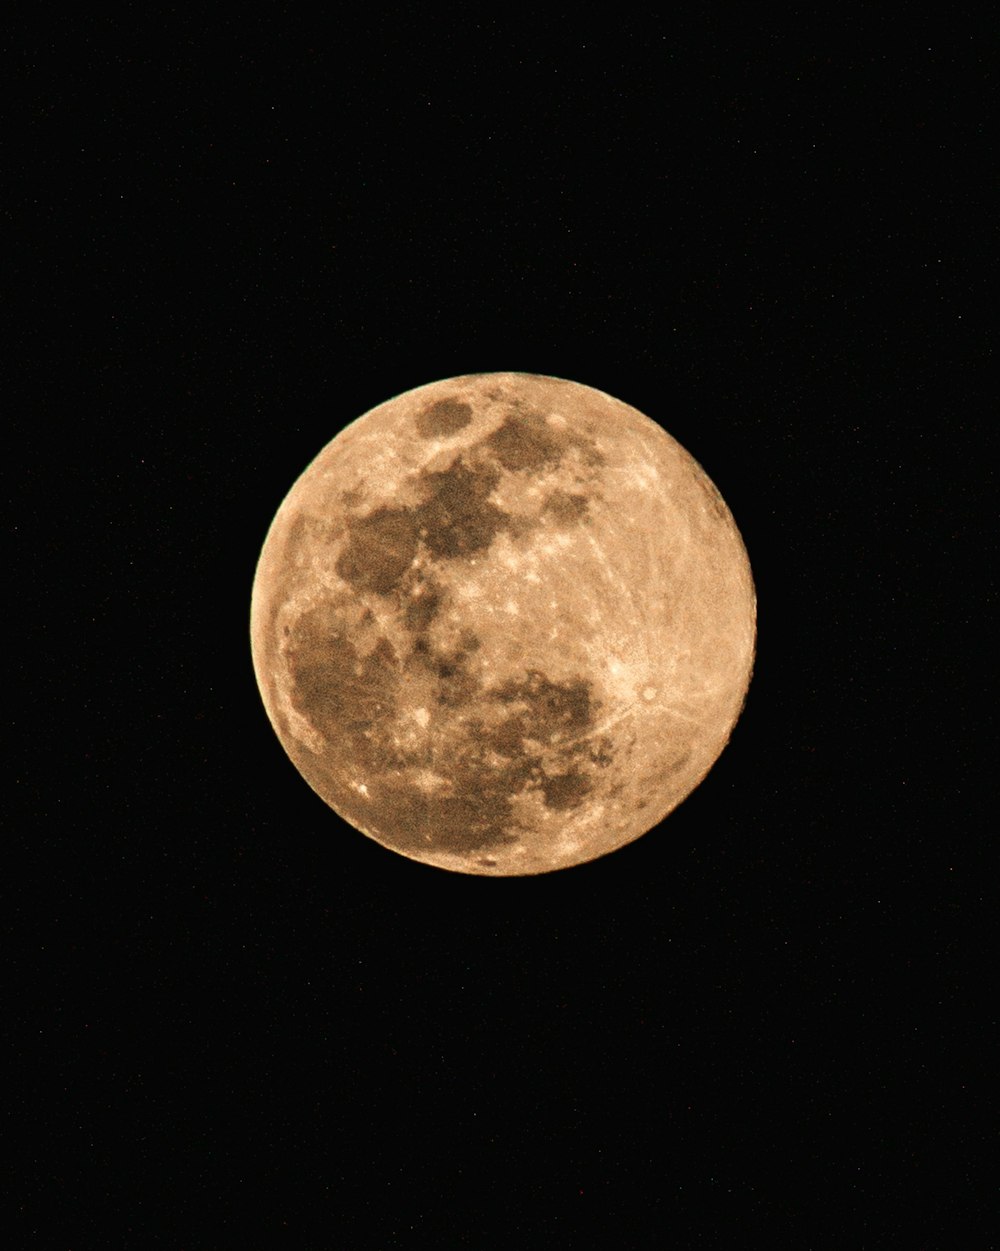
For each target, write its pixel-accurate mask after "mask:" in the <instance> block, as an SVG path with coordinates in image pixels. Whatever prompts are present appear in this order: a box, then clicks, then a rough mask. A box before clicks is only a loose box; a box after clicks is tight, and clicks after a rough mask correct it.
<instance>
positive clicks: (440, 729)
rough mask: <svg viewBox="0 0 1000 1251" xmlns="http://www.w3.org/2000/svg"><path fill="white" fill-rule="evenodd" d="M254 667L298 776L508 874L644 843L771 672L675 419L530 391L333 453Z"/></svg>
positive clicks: (280, 577)
mask: <svg viewBox="0 0 1000 1251" xmlns="http://www.w3.org/2000/svg"><path fill="white" fill-rule="evenodd" d="M250 635H251V646H252V655H253V664H254V670H255V673H256V676H257V683H258V686H259V687H260V691H261V695H262V697H263V701H264V706H265V708H266V710H267V714H268V716H269V718H270V720H271V723H272V725H273V727H274V729H275V731H276V733H277V735H278V738H279V740H280V741H281V743H282V745H283V747H284V749H285V751H286V752H287V753H288V755H289V757H290V758H291V760H292V762H293V763H294V764H295V766H296V768H297V769H298V771H299V772H300V773H301V774H302V776H303V777H304V778H305V780H306V782H308V784H309V785H310V786H311V787H312V788H313V790H314V791H315V792H316V793H317V794H318V795H319V796H320V797H321V798H322V799H323V800H324V801H325V802H326V803H327V804H328V805H329V806H330V807H331V808H332V809H333V810H334V811H335V812H337V813H338V814H339V815H340V816H341V817H342V818H343V819H344V820H345V821H346V822H348V823H349V824H350V825H351V826H353V827H355V828H356V829H357V830H359V831H360V832H361V833H363V834H366V835H368V836H369V837H370V838H372V839H374V840H376V841H377V842H378V843H381V844H382V845H383V846H384V847H387V848H390V849H391V850H392V851H395V852H399V853H400V854H401V855H404V856H407V857H410V858H411V859H413V860H418V861H423V862H424V863H426V864H430V865H436V866H438V867H440V868H442V869H449V870H452V871H455V872H459V873H471V874H478V875H485V876H494V877H506V876H518V875H525V874H536V873H545V872H549V871H551V870H554V869H563V868H567V867H569V866H571V865H576V864H580V863H583V862H585V861H589V860H594V859H596V858H597V857H599V856H603V855H605V854H606V853H608V852H611V851H614V850H615V849H616V848H619V847H622V846H623V845H624V844H626V843H630V842H632V841H634V840H635V839H637V838H639V837H640V836H642V835H643V834H645V833H647V832H648V831H649V830H651V829H652V828H653V827H654V826H655V825H657V824H658V823H659V822H660V821H661V820H662V819H663V818H664V817H665V816H666V815H667V814H668V813H670V812H671V811H672V810H673V809H674V808H676V807H677V805H678V804H679V803H681V801H682V800H684V799H685V798H686V797H687V796H688V795H689V794H690V793H691V792H692V791H693V790H694V789H695V787H697V786H698V785H699V783H700V782H701V781H702V780H703V779H704V778H705V776H706V775H707V773H708V772H709V770H710V769H711V767H712V765H713V764H714V763H715V761H716V760H717V758H718V756H719V754H720V753H721V752H722V750H723V748H724V747H725V746H726V744H727V742H728V741H729V737H730V735H731V733H732V730H733V726H734V725H735V723H736V720H737V718H738V717H739V714H740V711H741V710H742V707H743V703H744V700H745V698H746V692H747V687H748V684H749V681H750V674H751V670H752V666H753V658H754V646H755V638H756V599H755V594H754V585H753V579H752V576H751V572H750V564H749V561H748V559H747V554H746V550H745V548H744V545H743V542H742V539H741V537H740V534H739V531H738V529H737V527H736V523H735V522H734V520H733V517H732V514H731V513H730V511H729V509H728V508H727V506H726V504H725V503H724V501H723V499H722V497H721V495H720V494H719V492H718V491H717V490H716V488H715V487H714V485H713V484H712V482H711V481H710V480H709V478H708V476H707V475H706V473H705V472H704V470H703V469H702V468H701V466H700V465H699V464H698V463H697V461H695V460H694V459H693V458H692V456H691V455H690V454H689V453H688V452H686V451H685V450H684V448H683V447H681V445H680V444H679V443H677V442H676V440H674V439H672V438H671V437H670V435H668V434H667V433H666V432H665V431H664V430H663V429H662V427H660V426H659V425H657V424H656V423H655V422H653V421H651V420H650V419H649V418H648V417H646V416H644V415H643V414H642V413H640V412H638V411H637V410H636V409H634V408H631V407H629V405H627V404H624V403H622V402H621V401H620V400H616V399H613V398H612V397H611V396H610V395H606V394H605V393H604V392H602V391H598V390H595V389H594V388H592V387H588V386H583V385H581V384H580V383H576V382H569V381H566V380H564V379H561V378H550V377H545V376H540V375H536V374H522V373H489V374H471V375H467V376H464V377H459V378H448V379H446V380H444V381H441V382H433V383H431V384H429V385H428V386H422V387H417V388H416V389H415V390H412V391H407V392H405V393H404V394H403V395H399V396H396V398H395V399H391V400H388V401H387V402H386V403H384V404H380V405H378V406H377V407H376V408H373V409H372V410H371V411H370V412H368V413H365V414H364V416H362V417H359V418H358V419H357V420H356V421H353V422H352V423H351V424H350V425H348V426H347V427H346V428H345V429H343V430H342V431H341V432H340V433H339V434H338V435H337V436H336V438H334V439H333V440H332V442H330V443H328V444H327V446H326V447H325V448H323V450H322V451H321V452H320V453H319V455H318V456H317V457H316V459H315V460H314V461H313V462H312V464H310V465H309V467H308V468H307V469H306V470H305V472H304V473H303V474H302V476H301V477H300V478H299V479H298V481H297V482H296V483H295V484H294V486H293V487H292V489H291V491H290V492H289V494H288V495H287V497H286V498H285V500H284V502H283V503H282V504H281V506H280V508H279V509H278V512H277V515H276V516H275V518H274V520H273V522H272V524H271V527H270V530H269V531H268V534H267V538H266V540H265V542H264V547H263V550H262V552H261V555H260V560H259V562H258V565H257V571H256V576H255V579H254V585H253V593H252V597H251V610H250Z"/></svg>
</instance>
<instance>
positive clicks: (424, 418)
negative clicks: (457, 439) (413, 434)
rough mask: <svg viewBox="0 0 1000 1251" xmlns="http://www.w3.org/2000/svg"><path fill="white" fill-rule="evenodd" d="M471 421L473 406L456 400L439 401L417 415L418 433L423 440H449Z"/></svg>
mask: <svg viewBox="0 0 1000 1251" xmlns="http://www.w3.org/2000/svg"><path fill="white" fill-rule="evenodd" d="M471 421H472V405H471V404H467V403H466V402H465V401H464V400H456V399H454V398H451V399H444V400H437V401H436V402H435V403H434V404H431V405H430V406H429V407H427V408H425V409H424V410H423V412H422V413H419V414H418V415H417V433H418V434H419V435H420V437H421V438H422V439H434V438H447V437H448V436H449V435H452V434H457V433H458V432H459V430H464V429H465V427H466V426H467V425H468V424H469V422H471Z"/></svg>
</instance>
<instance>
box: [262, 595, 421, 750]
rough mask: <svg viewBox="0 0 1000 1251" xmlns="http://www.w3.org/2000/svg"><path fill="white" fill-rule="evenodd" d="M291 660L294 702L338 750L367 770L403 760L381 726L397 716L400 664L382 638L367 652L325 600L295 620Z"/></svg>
mask: <svg viewBox="0 0 1000 1251" xmlns="http://www.w3.org/2000/svg"><path fill="white" fill-rule="evenodd" d="M286 659H287V663H288V666H289V670H290V672H291V675H292V679H293V696H292V702H293V703H294V705H295V707H296V708H297V709H298V711H299V712H301V713H302V714H303V716H305V717H307V718H308V720H309V721H310V723H311V724H312V725H314V726H315V727H316V729H317V730H319V732H320V733H321V734H322V735H323V736H324V737H325V738H326V739H327V740H328V741H329V742H330V744H331V745H332V749H333V750H334V751H335V752H336V753H337V755H339V756H342V757H343V758H344V759H346V760H350V761H352V762H355V763H356V765H357V766H360V767H361V768H367V769H375V768H386V767H391V766H392V765H394V764H398V763H399V761H398V753H393V752H392V751H391V750H389V749H388V745H387V743H386V742H385V738H384V735H383V734H382V733H381V728H382V727H383V726H384V724H385V722H386V720H387V719H389V720H391V719H392V718H393V716H394V712H395V706H396V691H397V687H398V682H399V677H398V674H399V664H398V660H397V657H396V653H395V651H394V649H393V647H392V645H391V643H390V642H389V641H388V639H385V638H382V639H380V640H379V642H378V643H377V644H376V646H375V648H374V649H373V650H372V651H371V653H370V654H369V655H368V656H362V655H361V654H360V653H359V652H358V650H357V649H356V648H355V647H354V645H353V644H352V643H351V641H350V640H349V639H348V637H347V634H346V629H345V625H344V622H343V620H342V618H341V617H340V615H339V612H338V610H337V609H336V608H335V606H333V605H331V604H323V605H320V606H318V607H316V608H313V609H311V610H310V611H309V612H306V613H303V615H302V616H301V617H300V618H299V620H298V621H297V622H296V623H295V626H294V629H293V631H292V637H291V642H290V645H289V647H288V650H287V652H286Z"/></svg>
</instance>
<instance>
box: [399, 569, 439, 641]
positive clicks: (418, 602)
mask: <svg viewBox="0 0 1000 1251" xmlns="http://www.w3.org/2000/svg"><path fill="white" fill-rule="evenodd" d="M403 595H404V601H405V602H404V607H403V621H404V623H405V625H406V628H407V629H408V630H409V631H410V632H411V633H413V634H419V633H421V632H423V631H425V630H426V629H427V627H428V626H429V625H430V624H431V622H432V621H433V620H434V618H435V617H436V616H437V615H438V613H439V612H440V610H441V605H442V604H443V603H444V590H443V588H442V587H441V586H440V584H439V583H437V582H435V581H434V580H433V579H431V578H428V577H427V576H426V575H424V574H419V575H417V576H416V577H414V578H413V579H412V582H411V584H409V585H406V586H405V587H404V590H403Z"/></svg>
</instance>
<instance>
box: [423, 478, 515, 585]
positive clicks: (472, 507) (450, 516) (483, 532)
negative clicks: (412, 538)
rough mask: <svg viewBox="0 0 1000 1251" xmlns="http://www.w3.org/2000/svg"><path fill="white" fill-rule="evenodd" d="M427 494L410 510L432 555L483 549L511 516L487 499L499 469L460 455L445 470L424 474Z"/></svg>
mask: <svg viewBox="0 0 1000 1251" xmlns="http://www.w3.org/2000/svg"><path fill="white" fill-rule="evenodd" d="M422 480H423V484H424V485H425V486H426V488H427V494H426V496H425V498H424V502H423V503H422V504H418V505H417V506H416V508H414V509H413V518H414V521H415V523H416V526H417V530H418V533H419V534H420V536H421V538H423V540H424V543H425V544H426V545H427V548H428V550H429V551H430V553H431V555H433V556H436V557H439V558H442V557H443V558H447V559H452V560H454V559H456V558H462V557H465V556H470V555H472V554H473V553H474V552H481V551H484V550H485V549H486V548H487V547H489V545H490V544H491V543H492V542H493V540H494V538H496V536H497V534H499V532H500V531H501V530H503V529H505V528H506V527H507V525H508V523H509V521H510V517H509V515H508V514H507V513H505V512H504V511H503V510H502V509H500V508H497V506H496V505H495V504H492V503H491V502H490V499H489V497H490V495H492V493H493V491H494V490H495V489H496V486H497V484H498V483H499V481H500V472H499V470H497V469H496V468H494V467H493V466H489V465H469V464H466V463H465V461H464V460H462V458H461V457H459V458H458V459H457V460H456V461H455V462H454V463H453V464H452V465H451V466H449V468H448V469H445V470H442V471H440V472H435V473H425V474H424V475H423V479H422Z"/></svg>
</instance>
